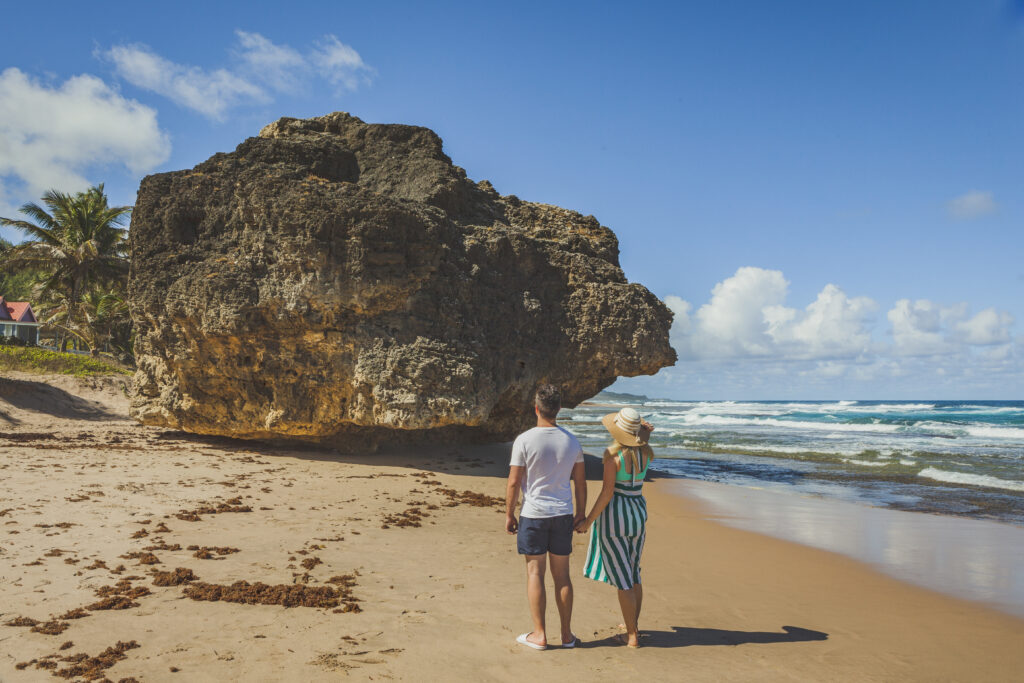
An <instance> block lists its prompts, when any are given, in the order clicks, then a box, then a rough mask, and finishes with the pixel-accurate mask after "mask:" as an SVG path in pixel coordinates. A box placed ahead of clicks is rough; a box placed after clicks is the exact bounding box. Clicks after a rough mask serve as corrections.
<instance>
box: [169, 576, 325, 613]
mask: <svg viewBox="0 0 1024 683" xmlns="http://www.w3.org/2000/svg"><path fill="white" fill-rule="evenodd" d="M184 593H185V596H186V597H189V598H192V599H193V600H207V601H210V602H217V601H221V602H238V603H242V604H246V605H282V606H284V607H337V606H338V603H339V599H340V598H341V592H340V591H337V590H335V589H334V588H331V587H330V586H314V587H309V586H304V585H298V584H292V585H288V584H278V585H276V586H271V585H268V584H265V583H260V582H256V583H249V582H248V581H236V582H235V583H233V584H231V585H230V586H225V585H221V584H212V583H202V582H198V583H193V584H190V585H189V586H186V587H185V591H184Z"/></svg>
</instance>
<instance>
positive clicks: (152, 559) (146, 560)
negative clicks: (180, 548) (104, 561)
mask: <svg viewBox="0 0 1024 683" xmlns="http://www.w3.org/2000/svg"><path fill="white" fill-rule="evenodd" d="M121 558H122V559H125V560H138V561H139V564H160V558H159V557H157V556H156V555H154V554H153V553H140V552H135V551H133V552H130V553H128V554H127V555H121Z"/></svg>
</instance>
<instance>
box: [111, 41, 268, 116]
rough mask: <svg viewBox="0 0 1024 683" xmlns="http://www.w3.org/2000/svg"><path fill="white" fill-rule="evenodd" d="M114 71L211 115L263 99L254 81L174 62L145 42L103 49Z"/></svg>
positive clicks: (262, 93) (265, 97)
mask: <svg viewBox="0 0 1024 683" xmlns="http://www.w3.org/2000/svg"><path fill="white" fill-rule="evenodd" d="M106 56H107V57H108V58H109V59H110V61H112V62H113V63H114V67H115V69H116V70H117V74H118V75H119V76H121V78H123V79H125V80H126V81H128V82H129V83H131V84H132V85H135V86H138V87H140V88H143V89H145V90H152V91H153V92H155V93H157V94H159V95H163V96H164V97H167V98H168V99H170V100H173V101H174V102H177V103H178V104H180V105H182V106H184V107H188V108H189V109H194V110H196V111H197V112H199V113H200V114H205V115H206V116H209V117H210V118H213V119H222V118H223V117H224V112H225V111H226V110H227V109H228V108H229V107H232V106H234V105H236V104H240V103H243V102H246V101H248V102H267V101H269V99H270V98H269V96H268V95H267V93H266V92H265V91H264V90H263V88H261V87H259V86H258V85H256V84H254V83H251V82H249V81H247V80H246V79H244V78H242V77H241V76H238V75H236V74H233V73H231V72H230V71H227V70H226V69H216V70H214V71H204V70H203V69H200V68H199V67H196V66H184V65H181V64H175V63H174V62H171V61H169V60H167V59H164V58H163V57H161V56H160V55H158V54H156V53H154V52H153V51H151V50H150V49H149V48H148V47H147V46H145V45H116V46H114V47H112V48H111V49H110V50H108V51H107V52H106Z"/></svg>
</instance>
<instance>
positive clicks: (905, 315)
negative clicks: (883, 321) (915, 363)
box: [886, 299, 1014, 356]
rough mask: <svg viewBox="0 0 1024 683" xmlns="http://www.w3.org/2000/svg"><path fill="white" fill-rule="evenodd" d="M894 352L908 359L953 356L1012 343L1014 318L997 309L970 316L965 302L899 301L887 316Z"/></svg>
mask: <svg viewBox="0 0 1024 683" xmlns="http://www.w3.org/2000/svg"><path fill="white" fill-rule="evenodd" d="M886 316H887V317H888V319H889V322H890V323H891V324H892V330H891V331H892V337H893V351H894V352H895V353H897V354H901V355H908V356H928V355H936V354H950V353H956V352H958V351H961V350H963V348H964V347H966V346H994V345H996V344H1008V343H1010V342H1011V336H1010V328H1011V327H1012V326H1013V322H1014V320H1013V316H1012V315H1010V314H1009V313H1006V312H999V311H996V310H995V309H994V308H989V309H985V310H984V311H981V312H980V313H978V314H976V315H974V316H973V317H972V316H970V314H969V310H968V306H967V304H965V303H960V304H954V305H952V306H941V305H939V304H936V303H934V302H932V301H928V300H927V299H918V300H917V301H914V302H911V301H910V300H909V299H900V300H899V301H897V302H896V304H895V305H894V306H893V308H892V309H891V310H890V311H889V312H888V313H887V314H886Z"/></svg>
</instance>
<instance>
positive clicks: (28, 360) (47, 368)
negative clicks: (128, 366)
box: [0, 344, 131, 377]
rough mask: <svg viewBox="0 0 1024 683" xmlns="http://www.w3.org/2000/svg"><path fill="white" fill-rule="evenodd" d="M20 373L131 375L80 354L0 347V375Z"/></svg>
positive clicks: (99, 359) (0, 345)
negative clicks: (2, 373)
mask: <svg viewBox="0 0 1024 683" xmlns="http://www.w3.org/2000/svg"><path fill="white" fill-rule="evenodd" d="M10 370H20V371H21V372H30V373H34V374H41V375H42V374H50V375H52V374H58V375H75V376H76V377H95V376H99V375H130V374H131V372H130V371H128V370H125V369H124V368H120V367H118V366H117V365H115V364H113V363H111V362H110V361H107V360H105V359H103V358H94V357H92V356H86V355H84V354H76V353H59V352H57V351H49V350H47V349H40V348H38V347H31V346H29V347H19V346H6V345H3V344H0V372H6V371H10Z"/></svg>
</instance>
